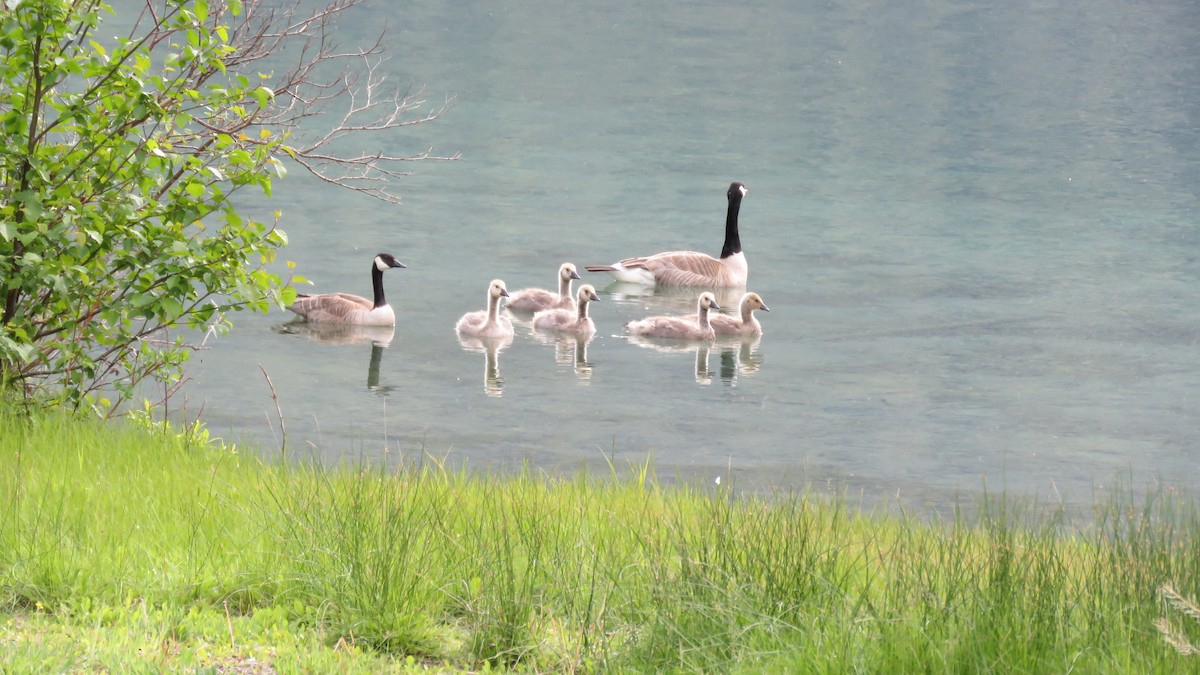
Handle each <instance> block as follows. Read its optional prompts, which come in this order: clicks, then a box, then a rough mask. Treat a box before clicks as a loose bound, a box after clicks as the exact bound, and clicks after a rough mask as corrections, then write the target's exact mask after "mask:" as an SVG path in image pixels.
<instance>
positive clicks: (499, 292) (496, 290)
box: [488, 279, 508, 302]
mask: <svg viewBox="0 0 1200 675" xmlns="http://www.w3.org/2000/svg"><path fill="white" fill-rule="evenodd" d="M507 297H508V288H506V287H505V286H504V282H503V281H501V280H499V279H492V283H491V285H490V286H488V298H489V299H490V300H492V301H493V302H499V301H500V298H507Z"/></svg>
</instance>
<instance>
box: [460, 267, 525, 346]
mask: <svg viewBox="0 0 1200 675" xmlns="http://www.w3.org/2000/svg"><path fill="white" fill-rule="evenodd" d="M507 297H508V289H507V288H505V287H504V282H503V281H501V280H499V279H493V280H492V283H491V284H489V285H488V301H487V309H486V310H482V309H481V310H478V311H475V312H467V313H466V314H463V315H462V318H461V319H459V320H458V323H457V324H455V326H454V329H455V330H456V331H458V334H459V335H460V336H463V335H469V336H472V337H480V338H497V337H510V336H511V335H512V334H513V325H512V321H511V320H510V319H509V318H508V317H507V316H501V314H500V298H507Z"/></svg>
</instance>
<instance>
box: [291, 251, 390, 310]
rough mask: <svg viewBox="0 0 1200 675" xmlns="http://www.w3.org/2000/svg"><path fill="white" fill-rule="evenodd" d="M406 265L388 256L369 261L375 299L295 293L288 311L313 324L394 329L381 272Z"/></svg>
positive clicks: (387, 254)
mask: <svg viewBox="0 0 1200 675" xmlns="http://www.w3.org/2000/svg"><path fill="white" fill-rule="evenodd" d="M395 267H399V268H403V267H405V265H404V264H403V263H401V262H400V261H398V260H396V258H395V257H393V256H392V255H391V254H390V253H380V254H378V255H376V256H375V260H373V261H372V262H371V285H372V287H373V289H374V298H373V299H372V300H368V299H366V298H364V297H361V296H358V295H351V294H350V293H320V294H315V295H308V294H305V293H301V294H298V295H297V296H296V301H295V302H293V303H292V304H290V305H288V309H290V310H291V311H293V312H295V313H296V314H298V315H300V316H301V317H303V318H304V320H305V321H312V322H315V323H341V324H351V325H355V326H394V325H396V313H395V312H394V311H393V310H392V306H391V305H389V304H388V303H387V299H386V298H385V297H384V295H383V271H384V270H386V269H391V268H395Z"/></svg>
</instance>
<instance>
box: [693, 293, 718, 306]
mask: <svg viewBox="0 0 1200 675" xmlns="http://www.w3.org/2000/svg"><path fill="white" fill-rule="evenodd" d="M697 304H699V305H700V310H701V311H705V310H709V309H721V306H720V305H718V304H717V296H715V295H713V294H712V293H710V292H709V291H704V292H703V293H701V294H700V299H699V300H697Z"/></svg>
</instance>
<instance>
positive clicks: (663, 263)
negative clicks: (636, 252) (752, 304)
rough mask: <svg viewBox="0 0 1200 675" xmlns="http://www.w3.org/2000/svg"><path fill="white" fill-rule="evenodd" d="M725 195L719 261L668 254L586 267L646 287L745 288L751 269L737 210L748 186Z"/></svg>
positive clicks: (735, 185)
mask: <svg viewBox="0 0 1200 675" xmlns="http://www.w3.org/2000/svg"><path fill="white" fill-rule="evenodd" d="M725 196H726V197H727V198H728V199H729V209H728V211H726V213H725V246H724V247H722V248H721V257H720V258H714V257H712V256H710V255H708V254H706V253H700V252H698V251H668V252H666V253H658V254H656V255H652V256H649V257H646V258H626V259H625V260H622V261H620V262H616V263H613V264H611V265H587V266H586V268H587V271H589V272H608V273H609V274H611V275H613V277H614V278H616V280H617V281H625V282H629V283H635V284H644V285H646V286H654V285H656V284H658V285H664V286H708V287H712V288H728V287H730V286H745V285H746V277H747V276H748V275H749V267H748V266H747V264H746V255H745V254H744V253H742V240H741V239H740V238H739V237H738V209H739V208H741V205H742V197H745V196H746V186H745V185H742V184H741V183H739V182H736V181H735V182H734V183H733V184H731V185H730V186H729V192H727V193H726V195H725Z"/></svg>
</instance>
